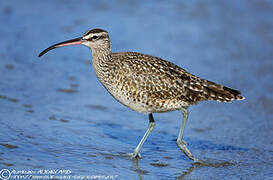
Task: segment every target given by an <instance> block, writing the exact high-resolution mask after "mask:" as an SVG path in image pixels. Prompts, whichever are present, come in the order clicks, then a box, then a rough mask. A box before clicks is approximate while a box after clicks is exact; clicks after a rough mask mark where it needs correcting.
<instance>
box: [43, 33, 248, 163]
mask: <svg viewBox="0 0 273 180" xmlns="http://www.w3.org/2000/svg"><path fill="white" fill-rule="evenodd" d="M72 44H83V45H85V46H87V47H89V48H90V49H91V50H92V57H93V59H92V62H93V67H94V70H95V72H96V75H97V77H98V79H99V80H100V82H101V83H102V85H103V86H104V87H105V88H106V89H107V90H108V92H109V93H110V94H111V95H112V96H113V97H114V98H115V99H116V100H118V101H119V102H120V103H122V104H123V105H125V106H127V107H129V108H131V109H133V110H135V111H137V112H142V113H148V114H149V119H150V124H149V128H148V130H147V131H146V133H145V135H144V137H143V138H142V140H141V142H140V143H139V145H138V146H137V148H136V149H135V151H134V152H133V153H132V154H130V155H131V156H132V157H140V154H139V151H140V148H141V146H142V144H143V143H144V141H145V140H146V138H147V136H148V135H149V133H150V132H151V130H152V129H153V127H154V125H155V124H154V119H153V116H152V113H157V112H167V111H173V110H180V111H182V113H183V115H184V121H183V123H182V126H181V129H180V132H179V136H178V139H177V144H178V146H179V148H180V149H181V150H182V151H183V152H184V153H185V154H186V155H187V156H188V157H189V158H190V159H192V160H195V161H198V159H196V158H194V157H193V155H192V154H191V153H190V151H189V150H188V149H187V147H186V143H185V142H184V141H183V140H182V135H183V131H184V126H185V123H186V120H187V118H188V111H187V107H188V106H190V105H193V104H196V103H198V102H200V101H205V100H216V101H221V102H231V101H232V100H242V99H244V97H243V96H241V95H240V92H239V91H237V90H234V89H231V88H228V87H225V86H222V85H219V84H216V83H214V82H211V81H208V80H205V79H202V78H199V77H197V76H194V75H192V74H190V73H189V72H187V71H186V70H184V69H182V68H180V67H178V66H177V65H175V64H173V63H171V62H169V61H166V60H163V59H160V58H158V57H155V56H150V55H146V54H141V53H136V52H120V53H112V52H111V42H110V38H109V35H108V33H107V32H106V31H105V30H102V29H92V30H89V31H87V32H86V33H85V34H84V35H83V37H82V38H77V39H73V40H70V41H65V42H63V43H58V44H55V45H53V46H51V47H49V48H47V49H46V50H44V51H43V52H42V53H41V54H40V55H39V56H41V55H43V54H45V53H46V52H47V51H49V50H51V49H54V48H57V47H62V46H66V45H72Z"/></svg>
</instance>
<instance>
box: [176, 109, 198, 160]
mask: <svg viewBox="0 0 273 180" xmlns="http://www.w3.org/2000/svg"><path fill="white" fill-rule="evenodd" d="M181 111H182V113H183V122H182V124H181V128H180V131H179V134H178V138H177V141H176V143H177V146H178V147H179V149H180V150H181V151H182V152H183V153H184V154H185V155H186V156H187V157H188V158H190V159H191V160H193V161H196V162H199V160H198V159H196V158H195V157H194V156H193V155H192V153H191V152H190V150H189V149H188V148H187V145H188V144H187V143H186V142H185V141H184V140H183V139H182V138H183V133H184V129H185V125H186V122H187V120H188V116H189V112H188V110H187V109H185V108H182V109H181Z"/></svg>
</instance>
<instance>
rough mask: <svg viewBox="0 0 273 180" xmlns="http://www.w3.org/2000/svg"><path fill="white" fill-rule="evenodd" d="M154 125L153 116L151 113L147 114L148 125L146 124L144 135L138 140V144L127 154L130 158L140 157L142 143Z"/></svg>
mask: <svg viewBox="0 0 273 180" xmlns="http://www.w3.org/2000/svg"><path fill="white" fill-rule="evenodd" d="M154 126H155V121H154V117H153V114H152V113H150V114H149V126H148V129H147V130H146V132H145V134H144V136H143V137H142V139H141V140H140V142H139V144H138V145H137V147H136V148H135V150H134V152H132V153H129V154H128V155H129V156H131V157H132V158H139V159H140V158H141V155H140V153H139V151H140V149H141V147H142V145H143V143H144V142H145V141H146V139H147V137H148V136H149V134H150V133H151V131H152V130H153V128H154Z"/></svg>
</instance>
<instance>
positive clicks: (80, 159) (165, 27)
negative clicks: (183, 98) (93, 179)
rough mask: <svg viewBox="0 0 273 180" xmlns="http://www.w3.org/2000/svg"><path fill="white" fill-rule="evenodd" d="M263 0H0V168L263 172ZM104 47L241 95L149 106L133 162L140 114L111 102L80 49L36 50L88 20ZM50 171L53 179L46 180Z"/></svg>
mask: <svg viewBox="0 0 273 180" xmlns="http://www.w3.org/2000/svg"><path fill="white" fill-rule="evenodd" d="M272 17H273V2H272V1H266V0H253V1H247V0H241V1H237V0H229V1H221V2H220V1H216V0H212V1H179V0H176V1H149V2H147V1H144V0H143V1H132V2H131V1H124V0H120V1H106V0H104V1H73V0H65V1H64V0H63V1H62V0H59V1H35V0H32V1H30V0H25V1H20V0H16V1H15V0H14V1H4V0H3V1H0V27H1V28H0V39H1V41H0V76H1V80H0V114H1V118H0V170H1V169H8V170H10V171H12V170H16V171H19V170H32V171H38V170H50V169H55V170H56V169H57V170H60V169H64V170H69V171H70V175H79V176H96V175H105V176H107V175H109V176H113V178H114V179H149V180H152V179H175V178H176V179H273V173H272V172H273V138H272V137H273V131H272V129H273V121H272V119H273V95H272V91H273V83H272V78H273V60H272V59H273V51H272V47H273V41H272V39H273V36H272V32H273V21H272ZM97 27H98V28H103V29H106V30H107V31H108V32H109V33H110V37H111V39H112V50H113V51H114V52H119V51H137V52H142V53H146V54H151V55H156V56H159V57H161V58H164V59H167V60H169V61H171V62H173V63H175V64H177V65H179V66H181V67H183V68H185V69H186V70H188V71H189V72H191V73H193V74H195V75H197V76H200V77H203V78H206V79H209V80H212V81H215V82H218V83H221V84H224V85H226V86H228V87H232V88H235V89H238V90H240V91H242V93H243V95H244V96H245V97H246V100H245V101H240V102H234V103H231V104H224V103H218V102H203V103H200V104H199V105H196V106H193V107H191V108H190V116H189V121H188V124H187V126H186V130H185V134H184V137H185V140H186V141H187V142H188V143H189V148H190V149H191V151H192V152H193V154H194V155H195V156H196V157H198V158H199V159H202V160H206V161H208V162H210V163H211V165H210V166H202V165H199V164H194V163H193V162H192V161H190V160H188V159H187V158H186V157H185V155H184V154H183V153H181V152H180V150H179V149H178V148H177V146H176V143H175V139H176V137H177V135H178V131H179V127H180V123H181V121H182V115H181V113H180V112H170V113H163V114H155V115H154V117H155V120H156V127H155V130H154V131H153V132H152V134H151V136H150V137H149V138H148V140H147V142H146V143H145V144H144V146H143V148H142V151H141V154H142V159H141V160H139V161H138V162H136V161H133V160H131V159H129V158H127V157H124V156H123V154H124V153H127V152H132V151H133V149H134V148H135V146H136V145H137V144H138V142H139V140H140V139H141V137H142V135H143V134H144V132H145V130H146V128H147V125H148V117H147V116H146V115H143V114H139V113H136V112H133V111H131V110H129V109H127V108H126V107H124V106H122V105H120V104H119V103H118V102H116V101H115V100H114V99H113V98H112V97H111V96H110V95H109V94H108V93H107V91H106V90H105V89H104V88H103V87H102V86H101V84H100V83H99V82H98V80H97V79H96V76H95V74H94V71H93V68H92V66H91V65H90V62H91V60H92V58H91V53H90V52H89V50H88V49H87V48H85V47H81V46H78V47H75V46H74V47H66V48H60V49H56V50H53V51H50V52H49V53H48V54H46V55H45V56H43V57H42V58H38V57H37V55H38V54H39V53H40V52H41V50H43V49H44V48H46V47H48V46H49V45H52V44H54V43H57V42H60V41H64V40H68V39H72V38H76V37H79V36H81V35H82V34H83V33H84V32H85V31H86V30H88V29H91V28H97ZM57 179H60V178H57Z"/></svg>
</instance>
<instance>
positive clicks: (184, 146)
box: [176, 140, 202, 162]
mask: <svg viewBox="0 0 273 180" xmlns="http://www.w3.org/2000/svg"><path fill="white" fill-rule="evenodd" d="M176 144H177V146H178V147H179V149H180V150H181V151H182V152H183V153H184V154H185V155H186V156H187V157H188V158H189V159H191V160H193V161H194V162H202V161H201V160H199V159H197V158H195V157H194V156H193V155H192V153H191V152H190V150H189V149H188V148H187V145H188V143H187V142H186V141H184V140H178V141H177V142H176Z"/></svg>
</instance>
